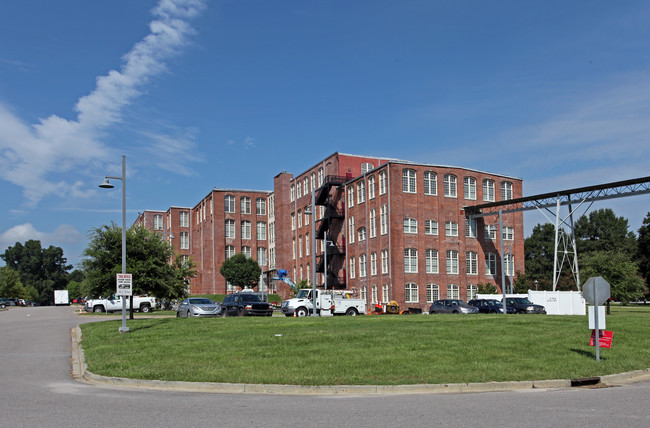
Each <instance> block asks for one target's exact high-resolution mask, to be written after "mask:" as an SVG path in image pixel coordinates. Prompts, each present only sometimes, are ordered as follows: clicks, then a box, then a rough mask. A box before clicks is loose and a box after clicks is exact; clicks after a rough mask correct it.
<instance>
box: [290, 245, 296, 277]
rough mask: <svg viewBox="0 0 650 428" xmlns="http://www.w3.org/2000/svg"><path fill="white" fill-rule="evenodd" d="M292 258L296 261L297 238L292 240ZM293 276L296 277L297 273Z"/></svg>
mask: <svg viewBox="0 0 650 428" xmlns="http://www.w3.org/2000/svg"><path fill="white" fill-rule="evenodd" d="M291 257H292V258H293V259H294V260H295V259H296V238H293V239H292V240H291ZM293 276H294V277H295V276H296V272H294V273H293Z"/></svg>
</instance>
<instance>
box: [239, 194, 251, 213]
mask: <svg viewBox="0 0 650 428" xmlns="http://www.w3.org/2000/svg"><path fill="white" fill-rule="evenodd" d="M239 201H240V203H241V204H240V205H241V213H242V214H250V213H251V198H249V197H248V196H242V197H241V198H240V199H239Z"/></svg>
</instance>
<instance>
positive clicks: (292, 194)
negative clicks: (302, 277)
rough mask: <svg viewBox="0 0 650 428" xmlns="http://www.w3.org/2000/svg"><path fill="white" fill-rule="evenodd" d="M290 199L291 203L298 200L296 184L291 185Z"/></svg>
mask: <svg viewBox="0 0 650 428" xmlns="http://www.w3.org/2000/svg"><path fill="white" fill-rule="evenodd" d="M289 199H290V200H291V202H293V201H295V200H296V186H295V184H292V185H291V193H290V195H289ZM294 278H295V275H294Z"/></svg>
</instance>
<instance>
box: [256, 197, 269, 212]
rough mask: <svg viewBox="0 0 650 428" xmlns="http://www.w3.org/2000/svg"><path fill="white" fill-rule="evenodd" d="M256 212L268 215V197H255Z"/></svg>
mask: <svg viewBox="0 0 650 428" xmlns="http://www.w3.org/2000/svg"><path fill="white" fill-rule="evenodd" d="M255 214H257V215H266V199H264V198H257V199H255Z"/></svg>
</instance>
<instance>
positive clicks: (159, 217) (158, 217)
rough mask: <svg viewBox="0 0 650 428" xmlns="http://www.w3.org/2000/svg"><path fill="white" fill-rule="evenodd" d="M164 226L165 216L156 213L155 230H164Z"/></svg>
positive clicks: (154, 217)
mask: <svg viewBox="0 0 650 428" xmlns="http://www.w3.org/2000/svg"><path fill="white" fill-rule="evenodd" d="M162 228H163V216H162V215H160V214H156V215H154V216H153V230H162Z"/></svg>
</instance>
